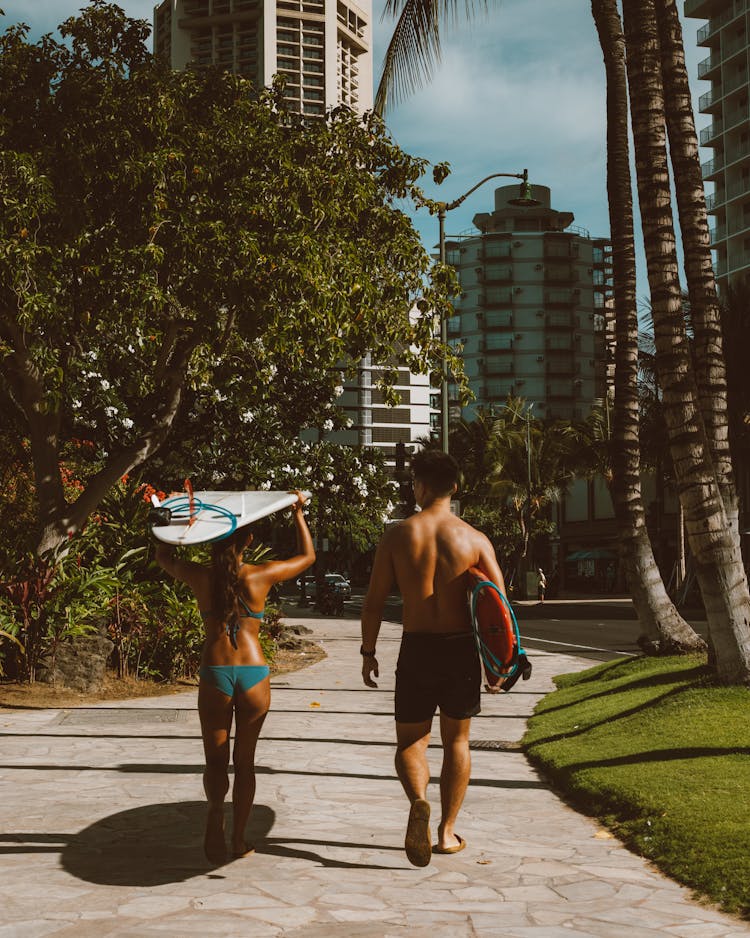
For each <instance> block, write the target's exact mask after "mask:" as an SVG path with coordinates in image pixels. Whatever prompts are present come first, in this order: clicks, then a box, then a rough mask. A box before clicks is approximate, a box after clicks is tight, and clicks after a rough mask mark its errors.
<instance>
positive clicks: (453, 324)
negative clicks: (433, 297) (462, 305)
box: [447, 316, 461, 339]
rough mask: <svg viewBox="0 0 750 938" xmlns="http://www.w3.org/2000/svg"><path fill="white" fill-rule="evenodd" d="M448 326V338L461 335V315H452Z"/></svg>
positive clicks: (455, 337)
mask: <svg viewBox="0 0 750 938" xmlns="http://www.w3.org/2000/svg"><path fill="white" fill-rule="evenodd" d="M447 326H448V338H449V339H457V338H459V337H460V335H461V317H460V316H451V317H450V319H448V322H447Z"/></svg>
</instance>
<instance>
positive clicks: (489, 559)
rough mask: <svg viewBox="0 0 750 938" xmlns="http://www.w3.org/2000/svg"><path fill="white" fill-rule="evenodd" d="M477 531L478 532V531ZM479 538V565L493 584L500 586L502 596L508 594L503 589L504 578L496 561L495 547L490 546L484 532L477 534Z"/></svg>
mask: <svg viewBox="0 0 750 938" xmlns="http://www.w3.org/2000/svg"><path fill="white" fill-rule="evenodd" d="M477 533H478V534H479V532H477ZM479 538H480V550H479V567H480V569H481V570H483V571H484V572H485V573H486V574H487V576H488V577H489V578H490V580H492V582H493V583H494V584H495V586H498V587H499V588H500V592H501V593H502V594H503V596H507V595H508V594H507V593H506V591H505V580H504V579H503V573H502V570H501V569H500V565H499V564H498V562H497V557H496V556H495V548H494V547H493V546H492V543H491V541H490V539H489V538H488V537H486V536H485V535H484V534H479Z"/></svg>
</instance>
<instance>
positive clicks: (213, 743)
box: [198, 680, 232, 863]
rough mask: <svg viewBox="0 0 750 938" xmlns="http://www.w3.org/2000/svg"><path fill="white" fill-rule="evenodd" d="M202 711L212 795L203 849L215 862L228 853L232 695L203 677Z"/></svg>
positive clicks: (205, 775) (206, 785) (207, 785)
mask: <svg viewBox="0 0 750 938" xmlns="http://www.w3.org/2000/svg"><path fill="white" fill-rule="evenodd" d="M198 713H199V715H200V720H201V733H202V735H203V751H204V753H205V756H206V770H205V772H204V773H203V789H204V791H205V792H206V798H207V799H208V817H207V819H206V834H205V838H204V841H203V849H204V850H205V853H206V856H207V857H208V859H209V860H210V861H211V862H212V863H223V862H224V861H225V860H226V857H227V847H226V843H225V841H224V796H225V795H226V793H227V791H228V789H229V774H228V772H227V769H228V767H229V733H230V731H231V729H232V698H231V697H227V695H226V694H223V693H222V692H221V691H220V690H218V689H217V688H216V687H213V686H212V685H211V684H208V683H207V682H206V681H203V680H201V682H200V685H199V687H198Z"/></svg>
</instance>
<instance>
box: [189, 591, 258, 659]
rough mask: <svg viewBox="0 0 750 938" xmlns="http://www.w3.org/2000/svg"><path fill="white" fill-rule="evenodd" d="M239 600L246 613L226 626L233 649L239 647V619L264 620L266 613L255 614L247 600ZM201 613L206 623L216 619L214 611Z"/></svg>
mask: <svg viewBox="0 0 750 938" xmlns="http://www.w3.org/2000/svg"><path fill="white" fill-rule="evenodd" d="M237 600H238V601H239V603H240V605H241V606H242V608H243V609H244V610H245V611H244V612H241V613H240V614H239V615H238V616H237V618H235V619H232V621H231V622H227V625H226V633H227V635H228V636H229V641H230V642H231V643H232V647H233V648H236V647H237V633H238V632H239V630H240V623H239V621H238V620H239V619H262V618H263V616H264V615H265V613H264V612H253V610H252V609H251V608H250V607H249V606H248V604H247V603H246V602H245V600H244V599H243V598H242V597H241V596H238V597H237ZM200 613H201V619H203V621H204V622H205V621H206V619H211V618H214V617H215V615H216V613H215V612H214V611H213V609H201V610H200Z"/></svg>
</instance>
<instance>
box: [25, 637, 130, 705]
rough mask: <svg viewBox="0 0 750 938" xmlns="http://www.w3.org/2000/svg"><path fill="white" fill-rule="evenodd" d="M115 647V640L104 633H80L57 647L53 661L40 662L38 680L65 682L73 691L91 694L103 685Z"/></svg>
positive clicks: (50, 682) (64, 684) (46, 682)
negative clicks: (108, 661) (113, 642)
mask: <svg viewBox="0 0 750 938" xmlns="http://www.w3.org/2000/svg"><path fill="white" fill-rule="evenodd" d="M113 648H114V645H113V644H112V642H111V641H110V640H109V639H108V638H107V636H106V635H102V634H101V633H99V634H95V635H79V636H78V637H76V638H74V639H73V640H72V641H70V642H66V643H65V644H62V645H60V646H59V647H58V648H57V651H56V653H55V657H54V662H52V661H51V660H50V659H49V658H47V659H44V660H43V661H42V662H40V665H39V668H38V671H37V679H38V680H39V681H43V682H44V683H45V684H62V685H63V686H64V687H69V688H71V689H72V690H77V691H80V692H82V693H85V694H87V693H91V692H92V691H95V690H97V689H98V688H99V687H100V686H101V683H102V680H103V678H104V675H105V672H106V669H107V660H108V658H109V656H110V654H111V653H112V649H113Z"/></svg>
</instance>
